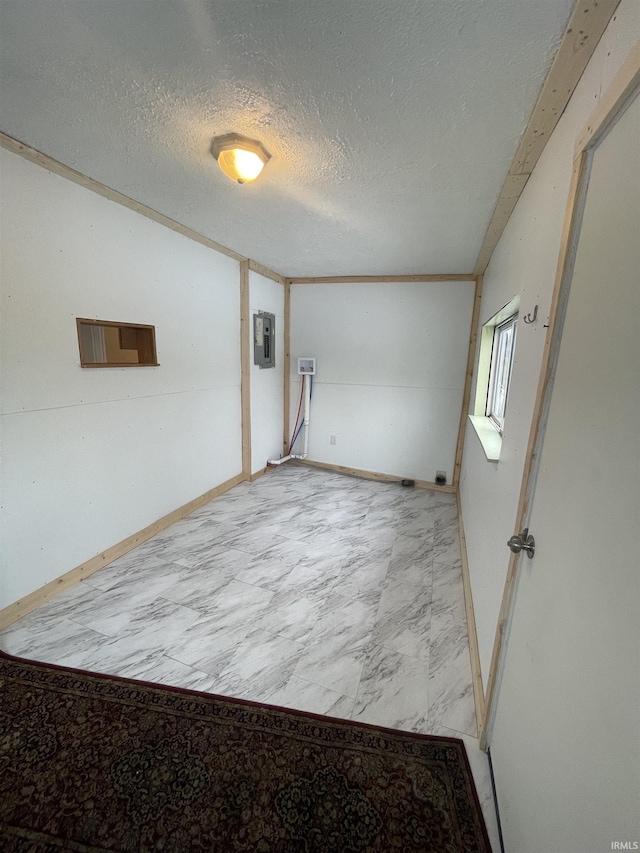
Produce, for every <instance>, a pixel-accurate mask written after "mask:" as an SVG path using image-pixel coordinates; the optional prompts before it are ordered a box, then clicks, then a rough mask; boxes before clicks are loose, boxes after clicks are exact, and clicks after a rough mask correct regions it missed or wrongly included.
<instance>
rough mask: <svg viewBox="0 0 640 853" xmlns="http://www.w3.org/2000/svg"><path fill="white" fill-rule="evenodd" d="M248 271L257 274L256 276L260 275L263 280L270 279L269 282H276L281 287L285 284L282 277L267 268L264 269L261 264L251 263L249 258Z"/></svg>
mask: <svg viewBox="0 0 640 853" xmlns="http://www.w3.org/2000/svg"><path fill="white" fill-rule="evenodd" d="M249 269H250V270H251V271H252V272H255V273H258V275H262V276H264V277H265V278H270V279H271V281H276V282H277V283H278V284H282V285H283V286H284V284H285V281H286V279H285V277H284V276H283V275H280V274H279V273H277V272H274V271H273V270H270V269H269V267H265V266H263V265H262V264H259V263H258V262H257V261H252V260H251V258H249Z"/></svg>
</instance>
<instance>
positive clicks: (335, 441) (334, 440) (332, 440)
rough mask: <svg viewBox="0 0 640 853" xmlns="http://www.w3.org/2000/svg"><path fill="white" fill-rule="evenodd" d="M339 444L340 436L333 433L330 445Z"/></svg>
mask: <svg viewBox="0 0 640 853" xmlns="http://www.w3.org/2000/svg"><path fill="white" fill-rule="evenodd" d="M337 442H338V436H337V435H336V434H335V433H333V432H332V433H331V436H330V437H329V444H337Z"/></svg>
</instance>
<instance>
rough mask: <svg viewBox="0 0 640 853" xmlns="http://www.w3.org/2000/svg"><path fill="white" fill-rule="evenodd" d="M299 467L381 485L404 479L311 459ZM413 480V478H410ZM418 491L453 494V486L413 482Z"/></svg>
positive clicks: (425, 481)
mask: <svg viewBox="0 0 640 853" xmlns="http://www.w3.org/2000/svg"><path fill="white" fill-rule="evenodd" d="M298 461H299V462H300V464H301V465H311V466H312V467H313V468H324V469H325V470H326V471H337V472H338V473H339V474H348V475H349V476H350V477H362V478H364V479H365V480H379V481H380V482H381V483H401V482H402V481H403V480H404V479H409V478H405V477H396V476H395V475H393V474H380V473H378V472H377V471H364V470H362V469H361V468H348V467H347V466H345V465H331V464H330V463H329V462H314V461H313V460H312V459H301V460H298ZM411 479H413V478H411ZM414 483H415V485H416V488H418V489H433V491H436V492H447V493H448V494H451V495H453V494H455V492H456V490H455V487H454V486H439V485H438V484H437V483H430V482H429V481H428V480H414Z"/></svg>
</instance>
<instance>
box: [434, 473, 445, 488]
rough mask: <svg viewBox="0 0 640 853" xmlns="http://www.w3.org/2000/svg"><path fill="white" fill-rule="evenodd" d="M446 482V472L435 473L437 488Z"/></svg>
mask: <svg viewBox="0 0 640 853" xmlns="http://www.w3.org/2000/svg"><path fill="white" fill-rule="evenodd" d="M446 482H447V472H446V471H436V483H437V484H438V485H439V486H444V485H446Z"/></svg>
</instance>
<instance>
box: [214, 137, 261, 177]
mask: <svg viewBox="0 0 640 853" xmlns="http://www.w3.org/2000/svg"><path fill="white" fill-rule="evenodd" d="M211 153H212V154H213V156H214V157H215V158H216V160H217V161H218V166H220V168H221V169H222V171H223V172H224V173H225V175H226V176H227V177H228V178H231V180H232V181H237V183H239V184H247V183H249V182H250V181H255V179H256V178H257V177H258V175H259V174H260V172H261V171H262V169H263V168H264V166H265V165H266V164H267V163H268V162H269V160H270V159H271V154H269V152H268V151H267V149H266V148H265V147H264V145H263V144H262V143H261V142H258V140H257V139H249V138H248V137H246V136H242V135H241V134H239V133H227V134H225V135H224V136H216V137H215V138H214V140H213V142H212V143H211Z"/></svg>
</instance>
